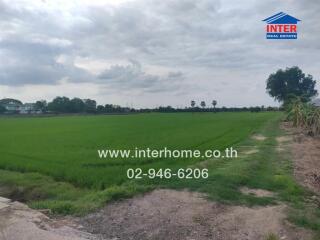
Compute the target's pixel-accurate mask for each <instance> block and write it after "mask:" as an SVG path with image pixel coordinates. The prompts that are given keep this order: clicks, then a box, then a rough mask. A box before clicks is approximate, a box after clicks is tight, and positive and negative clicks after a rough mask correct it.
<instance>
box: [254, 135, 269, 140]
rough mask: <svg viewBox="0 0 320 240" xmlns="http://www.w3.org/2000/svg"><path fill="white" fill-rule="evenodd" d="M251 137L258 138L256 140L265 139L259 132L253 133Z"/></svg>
mask: <svg viewBox="0 0 320 240" xmlns="http://www.w3.org/2000/svg"><path fill="white" fill-rule="evenodd" d="M252 138H253V139H254V140H258V141H264V140H266V139H267V138H266V137H265V136H263V135H261V134H256V135H253V136H252Z"/></svg>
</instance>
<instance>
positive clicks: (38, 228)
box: [0, 198, 99, 240]
mask: <svg viewBox="0 0 320 240" xmlns="http://www.w3.org/2000/svg"><path fill="white" fill-rule="evenodd" d="M79 227H80V226H79V225H74V223H72V221H68V220H67V219H64V220H52V219H50V218H48V217H47V216H45V215H44V214H42V213H41V212H39V211H35V210H31V209H30V208H28V207H27V206H26V205H24V204H22V203H19V202H9V201H8V200H7V199H3V198H0V240H88V239H91V240H98V239H99V238H97V237H95V236H93V235H92V234H89V233H86V232H83V231H80V230H77V228H79Z"/></svg>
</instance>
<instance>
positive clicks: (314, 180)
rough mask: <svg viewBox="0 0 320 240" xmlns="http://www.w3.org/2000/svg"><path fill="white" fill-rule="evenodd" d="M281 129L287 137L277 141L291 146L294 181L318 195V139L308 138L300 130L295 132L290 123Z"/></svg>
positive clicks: (319, 180) (319, 143) (319, 168)
mask: <svg viewBox="0 0 320 240" xmlns="http://www.w3.org/2000/svg"><path fill="white" fill-rule="evenodd" d="M282 128H283V129H285V130H286V132H287V133H288V134H289V135H288V136H287V137H283V138H282V139H279V140H278V141H280V143H281V142H282V144H290V145H291V150H292V153H293V161H294V175H295V177H296V179H297V180H298V181H299V182H300V183H301V184H302V185H304V186H305V187H307V188H308V189H310V190H311V191H313V192H315V193H317V194H318V195H320V138H315V137H310V136H308V135H306V134H304V133H303V132H302V131H301V130H296V129H294V128H292V127H291V124H290V123H284V124H282ZM291 143H292V144H291Z"/></svg>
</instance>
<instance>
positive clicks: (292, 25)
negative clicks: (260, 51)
mask: <svg viewBox="0 0 320 240" xmlns="http://www.w3.org/2000/svg"><path fill="white" fill-rule="evenodd" d="M262 21H264V22H266V23H267V27H266V32H267V33H266V38H267V39H297V38H298V33H297V28H298V25H297V24H298V22H299V21H301V20H299V19H297V18H295V17H292V16H290V15H289V14H286V13H284V12H279V13H277V14H275V15H273V16H271V17H268V18H266V19H264V20H262Z"/></svg>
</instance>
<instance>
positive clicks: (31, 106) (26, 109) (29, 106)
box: [19, 103, 38, 114]
mask: <svg viewBox="0 0 320 240" xmlns="http://www.w3.org/2000/svg"><path fill="white" fill-rule="evenodd" d="M19 113H20V114H34V113H38V112H37V108H36V104H35V103H25V104H23V105H22V106H20V109H19Z"/></svg>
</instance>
